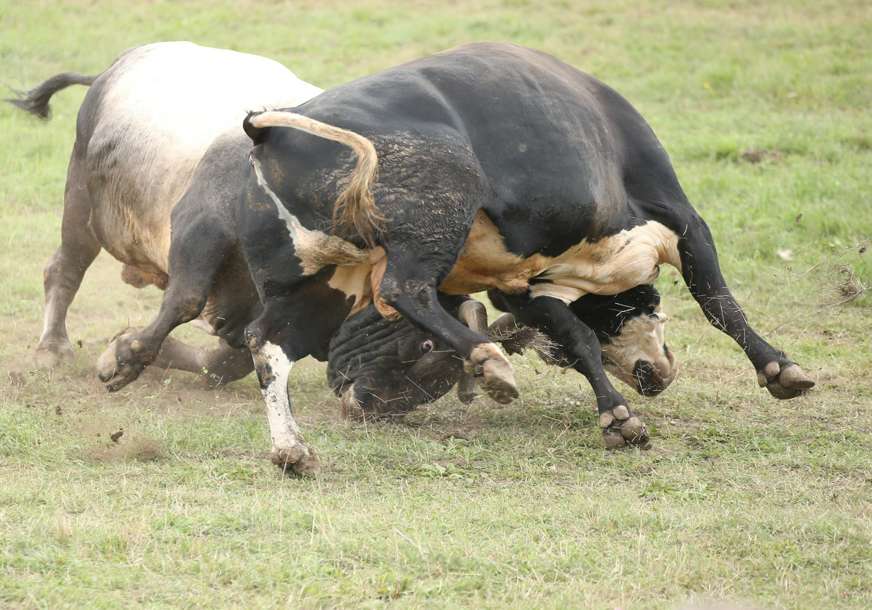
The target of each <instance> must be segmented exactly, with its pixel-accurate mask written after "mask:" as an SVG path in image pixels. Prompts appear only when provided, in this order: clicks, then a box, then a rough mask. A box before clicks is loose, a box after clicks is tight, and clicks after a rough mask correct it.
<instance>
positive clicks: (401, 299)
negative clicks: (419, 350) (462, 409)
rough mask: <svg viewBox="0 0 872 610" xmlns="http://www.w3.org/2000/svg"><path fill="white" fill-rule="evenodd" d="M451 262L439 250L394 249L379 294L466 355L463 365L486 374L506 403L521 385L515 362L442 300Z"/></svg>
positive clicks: (485, 383) (484, 382) (488, 386)
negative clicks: (425, 252)
mask: <svg viewBox="0 0 872 610" xmlns="http://www.w3.org/2000/svg"><path fill="white" fill-rule="evenodd" d="M458 250H459V247H458ZM446 251H449V252H450V251H451V250H450V249H447V250H446ZM452 263H453V260H451V259H447V260H446V257H445V256H444V255H442V256H439V255H436V254H435V253H431V256H416V255H411V254H409V252H408V251H407V250H404V249H394V250H392V251H389V252H388V256H387V267H386V270H385V273H384V277H383V279H382V281H381V284H380V296H381V298H382V299H383V300H384V301H385V302H386V303H387V304H389V305H390V306H391V307H393V308H395V309H396V310H397V311H399V312H400V313H401V314H403V315H404V316H406V317H407V318H408V319H409V320H411V321H412V323H414V324H416V325H417V326H419V327H420V328H423V329H424V330H426V331H428V332H430V333H432V334H433V335H435V336H436V337H437V338H439V339H440V340H442V341H444V342H445V343H447V344H448V345H449V346H451V347H452V348H453V349H454V350H455V351H456V352H457V353H458V354H460V355H461V356H463V357H464V358H465V362H464V369H465V370H466V372H468V373H471V374H472V375H474V376H475V377H478V378H480V379H481V386H482V388H483V389H484V391H485V392H486V393H487V394H488V396H490V397H491V398H492V399H493V400H495V401H496V402H498V403H501V404H507V403H510V402H512V400H514V399H515V398H517V397H518V389H517V385H516V383H515V375H514V372H513V370H512V365H511V364H510V363H509V360H508V358H507V357H506V355H505V354H504V353H503V350H502V349H500V347H499V346H498V345H497V344H496V343H494V342H493V341H491V340H490V339H489V338H488V337H487V336H485V335H483V334H482V333H480V332H476V331H474V330H472V329H470V328H469V327H467V326H464V325H463V324H462V323H461V322H460V321H458V320H457V319H456V318H454V317H453V316H452V315H451V314H449V313H448V312H447V311H445V309H444V308H443V307H442V305H441V304H440V303H439V298H438V295H437V290H436V286H437V285H438V283H439V281H440V280H441V279H442V278H444V277H445V275H447V273H448V271H449V270H450V268H451V265H452Z"/></svg>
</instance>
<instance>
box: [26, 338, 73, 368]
mask: <svg viewBox="0 0 872 610" xmlns="http://www.w3.org/2000/svg"><path fill="white" fill-rule="evenodd" d="M72 357H73V346H72V345H70V342H69V341H67V340H64V341H62V342H57V343H48V344H42V343H40V344H39V345H38V346H37V348H36V351H35V352H34V353H33V364H34V366H35V367H36V368H37V369H40V370H50V369H54V368H57V367H58V366H60V365H61V364H63V363H64V362H65V361H67V360H70V359H72Z"/></svg>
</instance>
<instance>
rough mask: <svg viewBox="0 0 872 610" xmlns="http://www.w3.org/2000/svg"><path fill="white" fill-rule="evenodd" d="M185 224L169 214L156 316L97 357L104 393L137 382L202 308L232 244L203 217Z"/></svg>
mask: <svg viewBox="0 0 872 610" xmlns="http://www.w3.org/2000/svg"><path fill="white" fill-rule="evenodd" d="M177 220H178V221H181V222H178V223H177ZM185 220H186V219H185V218H184V217H181V218H178V219H177V217H176V215H175V214H174V216H173V240H172V243H171V245H170V254H169V284H168V285H167V289H166V292H165V293H164V297H163V301H161V306H160V311H159V312H158V315H157V317H156V318H155V319H154V320H153V321H152V322H151V324H149V325H148V326H146V327H145V328H143V329H142V330H137V329H130V330H128V331H126V332H124V333H122V334H121V335H119V336H117V337H116V338H115V340H114V342H113V345H111V346H110V348H109V350H107V352H105V353H104V355H103V356H101V357H100V360H99V362H98V370H97V374H98V377H99V378H100V380H101V381H103V382H104V383H105V384H106V389H107V390H109V391H110V392H116V391H118V390H120V389H121V388H123V387H124V386H126V385H127V384H129V383H130V382H132V381H134V380H135V379H137V378H138V377H139V375H140V374H141V373H142V371H143V370H144V369H145V367H147V366H148V365H150V364H151V363H152V362H154V361H155V359H156V358H157V356H158V353H159V352H160V349H161V345H162V344H163V342H164V340H165V339H166V338H167V336H168V335H169V334H170V332H172V330H173V329H174V328H176V327H177V326H179V325H181V324H184V323H186V322H190V321H191V320H193V319H195V318H196V317H197V316H199V315H200V313H201V312H202V311H203V307H205V305H206V300H207V299H208V296H209V292H210V290H211V288H212V285H213V283H214V280H215V277H216V275H217V273H218V270H219V269H220V268H221V264H222V263H223V261H224V259H225V255H226V253H227V251H228V250H229V248H230V247H231V245H232V242H231V240H230V239H229V238H228V237H227V236H226V235H225V234H224V233H223V231H222V230H221V228H220V227H219V226H217V225H216V223H214V222H212V219H210V218H209V217H207V216H201V217H198V218H197V219H196V221H194V222H190V221H188V222H186V221H185ZM110 352H111V356H110Z"/></svg>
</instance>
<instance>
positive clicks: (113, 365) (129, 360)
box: [97, 329, 157, 392]
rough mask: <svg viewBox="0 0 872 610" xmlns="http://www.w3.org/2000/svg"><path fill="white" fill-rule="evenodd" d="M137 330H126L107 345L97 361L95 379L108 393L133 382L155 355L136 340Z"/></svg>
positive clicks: (153, 351) (155, 351) (152, 350)
mask: <svg viewBox="0 0 872 610" xmlns="http://www.w3.org/2000/svg"><path fill="white" fill-rule="evenodd" d="M137 337H138V329H127V330H126V331H123V332H122V333H121V334H119V335H117V336H116V337H115V338H114V339H112V341H111V342H110V343H109V347H107V348H106V350H105V351H104V352H103V353H102V354H100V357H99V358H98V359H97V377H98V378H99V379H100V381H102V382H103V383H104V384H106V389H107V390H108V391H110V392H117V391H118V390H120V389H121V388H123V387H124V386H126V385H127V384H128V383H130V382H131V381H134V380H135V379H136V378H137V377H139V375H140V374H141V373H142V371H144V370H145V367H146V366H148V365H149V364H150V363H151V362H152V361H153V360H154V358H155V356H156V355H157V350H154V349H150V348H149V347H148V346H146V345H145V344H143V342H142V341H141V340H140V339H139V338H137Z"/></svg>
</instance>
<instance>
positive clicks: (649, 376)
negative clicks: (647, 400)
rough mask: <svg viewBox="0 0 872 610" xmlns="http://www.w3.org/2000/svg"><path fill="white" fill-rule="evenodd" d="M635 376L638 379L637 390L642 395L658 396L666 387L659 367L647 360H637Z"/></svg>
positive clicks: (634, 369)
mask: <svg viewBox="0 0 872 610" xmlns="http://www.w3.org/2000/svg"><path fill="white" fill-rule="evenodd" d="M633 378H634V379H635V380H636V391H638V392H639V394H641V395H642V396H656V395H657V394H659V393H660V392H662V391H663V390H664V389H665V387H664V385H663V383H662V380H661V379H660V376H659V375H658V374H657V369H655V368H654V365H653V364H652V363H650V362H648V361H646V360H637V361H636V364H635V366H633Z"/></svg>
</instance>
